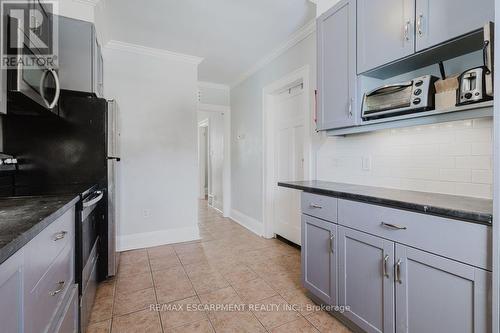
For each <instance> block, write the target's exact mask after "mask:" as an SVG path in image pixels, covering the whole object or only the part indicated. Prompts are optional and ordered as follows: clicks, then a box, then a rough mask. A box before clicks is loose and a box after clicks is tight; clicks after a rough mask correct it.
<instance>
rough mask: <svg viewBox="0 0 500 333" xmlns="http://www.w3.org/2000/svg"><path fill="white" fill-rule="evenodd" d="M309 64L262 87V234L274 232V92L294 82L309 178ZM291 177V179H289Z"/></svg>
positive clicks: (306, 171) (310, 97)
mask: <svg viewBox="0 0 500 333" xmlns="http://www.w3.org/2000/svg"><path fill="white" fill-rule="evenodd" d="M309 73H310V70H309V65H306V66H304V67H301V68H299V69H297V70H295V71H293V72H292V73H290V74H288V75H286V76H285V77H283V78H281V79H279V80H277V81H275V82H273V83H271V84H269V85H268V86H266V87H264V89H263V91H262V95H263V107H262V113H263V114H262V121H263V124H262V128H263V140H262V142H263V164H262V171H263V177H262V189H263V196H262V207H263V213H264V214H263V225H264V234H263V235H264V237H266V238H272V237H274V236H275V235H274V232H273V219H274V214H273V186H274V184H272V183H271V182H272V181H273V175H274V173H275V170H274V155H275V154H274V145H275V142H274V135H273V130H274V119H273V118H274V112H273V111H274V110H273V109H274V108H273V99H274V98H273V94H276V93H277V92H279V91H282V90H284V89H287V88H289V87H291V86H293V85H295V84H297V83H302V84H303V85H304V97H305V98H304V179H311V178H312V175H313V173H312V172H313V168H312V163H313V158H312V140H311V128H312V126H311V101H312V90H311V88H310V79H309ZM290 180H293V179H290Z"/></svg>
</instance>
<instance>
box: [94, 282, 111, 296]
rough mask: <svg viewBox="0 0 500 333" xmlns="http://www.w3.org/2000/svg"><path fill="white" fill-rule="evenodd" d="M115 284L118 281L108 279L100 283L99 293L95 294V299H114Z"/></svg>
mask: <svg viewBox="0 0 500 333" xmlns="http://www.w3.org/2000/svg"><path fill="white" fill-rule="evenodd" d="M115 284H116V279H108V280H106V281H103V282H101V283H99V285H98V286H97V291H96V294H95V298H96V299H99V298H103V297H113V296H114V294H115Z"/></svg>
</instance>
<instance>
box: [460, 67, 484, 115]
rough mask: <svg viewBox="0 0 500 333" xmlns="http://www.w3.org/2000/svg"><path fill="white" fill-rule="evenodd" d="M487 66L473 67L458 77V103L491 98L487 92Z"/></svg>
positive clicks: (462, 103)
mask: <svg viewBox="0 0 500 333" xmlns="http://www.w3.org/2000/svg"><path fill="white" fill-rule="evenodd" d="M487 71H488V69H487V68H486V67H485V66H480V67H476V68H471V69H469V70H466V71H465V72H463V73H462V74H461V75H460V77H459V78H458V83H459V87H458V93H457V105H464V104H470V103H478V102H483V101H486V100H489V99H491V97H490V96H488V95H487V94H486V74H487Z"/></svg>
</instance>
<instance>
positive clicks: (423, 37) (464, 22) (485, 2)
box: [416, 0, 495, 51]
mask: <svg viewBox="0 0 500 333" xmlns="http://www.w3.org/2000/svg"><path fill="white" fill-rule="evenodd" d="M494 2H495V1H494V0H474V1H470V0H439V1H435V0H417V2H416V3H417V10H416V47H417V51H420V50H423V49H426V48H428V47H431V46H434V45H437V44H439V43H442V42H444V41H446V40H449V39H451V38H455V37H458V36H460V35H463V34H466V33H468V32H471V31H473V30H477V29H479V28H482V27H483V26H484V25H485V24H486V23H487V22H488V21H494V20H495V5H494Z"/></svg>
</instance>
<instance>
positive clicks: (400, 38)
mask: <svg viewBox="0 0 500 333" xmlns="http://www.w3.org/2000/svg"><path fill="white" fill-rule="evenodd" d="M414 1H415V0H377V1H373V0H358V15H357V26H358V31H357V34H358V39H357V42H358V73H363V72H365V71H367V70H370V69H373V68H375V67H378V66H381V65H384V64H387V63H389V62H391V61H394V60H397V59H400V58H403V57H405V56H408V55H410V54H412V53H414V52H415V44H414V41H415V39H414V22H415V2H414ZM439 1H441V0H439ZM439 1H438V2H439ZM464 1H465V0H464Z"/></svg>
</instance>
